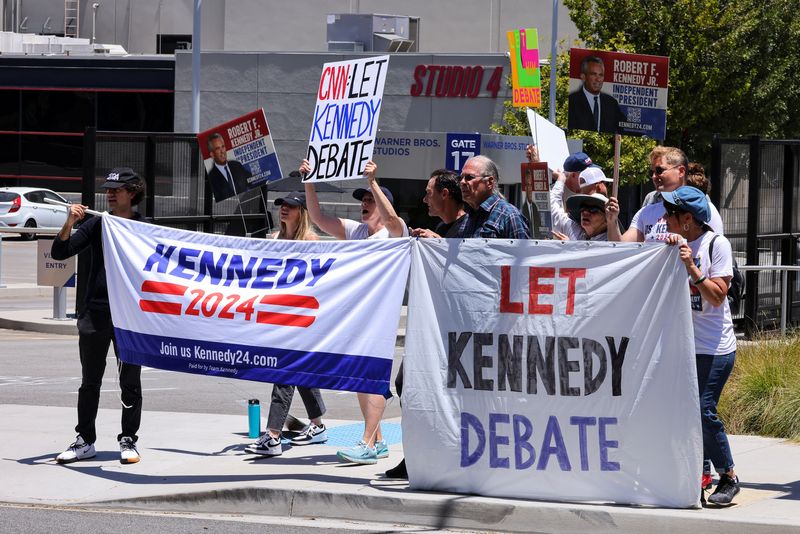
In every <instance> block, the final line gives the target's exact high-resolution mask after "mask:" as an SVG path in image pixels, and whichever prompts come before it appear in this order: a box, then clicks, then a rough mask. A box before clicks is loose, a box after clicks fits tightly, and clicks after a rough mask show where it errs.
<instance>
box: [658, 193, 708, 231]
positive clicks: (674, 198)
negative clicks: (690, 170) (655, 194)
mask: <svg viewBox="0 0 800 534" xmlns="http://www.w3.org/2000/svg"><path fill="white" fill-rule="evenodd" d="M661 198H663V199H664V202H666V203H668V204H672V205H673V206H676V207H677V208H678V209H679V210H682V211H686V212H689V213H691V214H692V216H693V217H694V218H695V219H697V220H698V221H699V222H701V223H703V224H705V225H709V224H711V208H709V206H708V198H706V194H705V193H703V192H702V191H700V190H699V189H697V188H696V187H693V186H691V185H683V186H681V187H679V188H678V189H676V190H675V191H669V192H666V193H661Z"/></svg>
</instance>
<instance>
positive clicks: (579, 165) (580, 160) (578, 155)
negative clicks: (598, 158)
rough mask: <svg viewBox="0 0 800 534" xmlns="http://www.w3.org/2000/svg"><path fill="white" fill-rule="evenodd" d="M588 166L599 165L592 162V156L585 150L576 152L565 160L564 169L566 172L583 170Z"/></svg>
mask: <svg viewBox="0 0 800 534" xmlns="http://www.w3.org/2000/svg"><path fill="white" fill-rule="evenodd" d="M587 167H597V165H595V164H594V163H592V158H590V157H589V156H588V155H587V154H586V153H584V152H575V153H574V154H570V155H569V157H568V158H567V159H565V160H564V170H565V171H566V172H581V171H582V170H583V169H585V168H587Z"/></svg>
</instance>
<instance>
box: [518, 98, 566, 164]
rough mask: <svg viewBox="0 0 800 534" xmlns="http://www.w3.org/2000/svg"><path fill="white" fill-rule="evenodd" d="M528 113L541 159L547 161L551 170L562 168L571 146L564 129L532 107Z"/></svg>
mask: <svg viewBox="0 0 800 534" xmlns="http://www.w3.org/2000/svg"><path fill="white" fill-rule="evenodd" d="M526 113H527V115H528V124H529V125H530V127H531V135H532V136H533V143H534V144H535V145H536V149H537V150H538V151H539V159H540V160H542V161H546V162H547V166H548V167H549V168H550V169H551V170H557V169H562V168H563V167H564V161H565V160H566V159H567V157H568V156H569V146H568V144H567V136H566V135H565V134H564V130H562V129H561V128H559V127H558V126H556V125H555V124H553V123H552V122H550V121H549V120H547V119H545V118H544V117H542V116H541V115H539V114H538V113H536V112H535V111H533V110H532V109H528V110H527V111H526Z"/></svg>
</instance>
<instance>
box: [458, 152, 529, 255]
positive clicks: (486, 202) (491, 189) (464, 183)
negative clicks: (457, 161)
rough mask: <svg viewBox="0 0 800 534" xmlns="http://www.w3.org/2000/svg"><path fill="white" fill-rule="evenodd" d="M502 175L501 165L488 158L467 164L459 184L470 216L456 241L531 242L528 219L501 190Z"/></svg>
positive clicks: (459, 228) (460, 227)
mask: <svg viewBox="0 0 800 534" xmlns="http://www.w3.org/2000/svg"><path fill="white" fill-rule="evenodd" d="M499 174H500V173H499V172H498V170H497V165H495V163H494V162H493V161H492V160H491V159H489V158H487V157H486V156H474V157H472V158H470V159H468V160H467V162H466V163H465V164H464V168H463V169H462V170H461V175H460V176H459V182H458V183H459V186H460V187H461V197H462V198H463V199H464V203H465V204H466V207H467V215H466V216H465V217H464V218H463V219H462V220H461V222H460V224H459V226H458V235H457V236H456V237H485V238H490V239H496V238H507V239H530V238H531V234H530V230H529V229H528V223H527V221H526V220H525V218H524V217H523V216H522V214H521V213H520V212H519V210H518V209H517V208H516V207H514V206H513V205H511V204H510V203H509V202H507V201H506V200H505V199H504V198H503V196H502V194H501V193H500V191H499V190H498V185H499V181H500V176H499Z"/></svg>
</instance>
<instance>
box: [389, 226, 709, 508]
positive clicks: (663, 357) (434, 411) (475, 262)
mask: <svg viewBox="0 0 800 534" xmlns="http://www.w3.org/2000/svg"><path fill="white" fill-rule="evenodd" d="M454 241H455V240H432V239H425V240H417V241H415V242H414V247H413V254H412V267H411V282H410V291H409V306H408V324H407V326H406V353H405V357H404V370H405V375H404V377H405V380H404V385H403V403H402V408H403V450H404V452H405V456H406V459H407V466H408V473H409V481H410V484H411V487H412V489H425V490H438V491H455V492H461V493H469V494H480V495H488V496H496V497H511V498H526V499H527V498H530V499H545V500H569V501H605V502H608V501H612V502H618V503H635V504H650V505H658V506H669V507H690V506H697V505H698V501H699V495H700V492H699V490H698V480H700V474H701V467H702V457H703V455H702V452H703V444H702V433H701V429H700V417H699V413H700V412H699V406H698V392H697V377H696V368H695V355H694V340H693V329H692V320H691V311H690V309H689V292H688V289H687V284H686V273H685V270H684V269H683V268H682V264H681V263H680V260H679V257H678V251H677V248H676V247H668V246H666V245H645V246H641V245H634V244H629V245H624V244H623V245H620V244H618V243H617V244H612V243H591V244H590V243H578V242H567V243H562V242H542V241H539V242H538V245H537V244H534V243H533V242H531V241H516V242H513V243H509V242H504V241H502V240H499V239H498V240H482V239H481V240H479V239H475V240H471V239H468V240H463V241H459V242H458V243H455V242H454ZM615 245H616V246H615ZM432 451H435V453H434V452H432Z"/></svg>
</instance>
